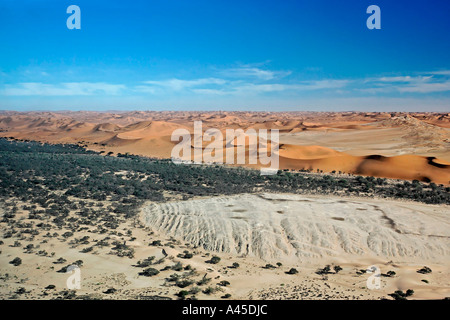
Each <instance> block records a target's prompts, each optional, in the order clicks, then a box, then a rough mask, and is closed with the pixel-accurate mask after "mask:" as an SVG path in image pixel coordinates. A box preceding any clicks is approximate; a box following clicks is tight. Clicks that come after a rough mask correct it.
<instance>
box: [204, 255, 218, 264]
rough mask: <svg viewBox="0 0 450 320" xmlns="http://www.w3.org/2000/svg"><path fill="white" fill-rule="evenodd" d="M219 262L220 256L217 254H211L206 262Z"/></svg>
mask: <svg viewBox="0 0 450 320" xmlns="http://www.w3.org/2000/svg"><path fill="white" fill-rule="evenodd" d="M219 262H220V258H219V257H218V256H212V258H211V259H209V260H207V261H206V263H211V264H218V263H219Z"/></svg>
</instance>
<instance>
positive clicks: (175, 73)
mask: <svg viewBox="0 0 450 320" xmlns="http://www.w3.org/2000/svg"><path fill="white" fill-rule="evenodd" d="M72 4H75V5H78V6H79V7H80V9H81V30H69V29H68V28H67V27H66V20H67V18H68V17H69V14H67V13H66V9H67V7H68V6H69V5H72ZM372 4H375V5H378V6H379V7H380V8H381V30H369V29H368V28H367V27H366V20H367V18H368V17H369V14H367V13H366V9H367V7H368V6H369V5H372ZM0 43H1V47H0V79H1V80H0V109H2V110H67V109H71V110H147V109H150V110H217V109H219V110H270V111H283V110H317V111H326V110H364V111H365V110H367V111H395V110H405V111H450V3H449V2H448V1H445V0H442V1H436V0H434V1H433V0H428V1H412V0H411V1H400V0H399V1H379V0H372V1H365V0H345V1H331V0H330V1H321V0H315V1H312V0H309V1H300V0H298V1H288V0H285V1H264V0H259V1H250V0H248V1H244V0H241V1H234V0H226V1H225V0H224V1H219V0H208V1H197V0H189V1H187V0H185V1H175V0H148V1H114V0H111V1H93V0H91V1H84V0H72V1H63V0H54V1H43V0H41V1H36V0H34V1H26V0H23V1H17V0H15V1H14V0H0Z"/></svg>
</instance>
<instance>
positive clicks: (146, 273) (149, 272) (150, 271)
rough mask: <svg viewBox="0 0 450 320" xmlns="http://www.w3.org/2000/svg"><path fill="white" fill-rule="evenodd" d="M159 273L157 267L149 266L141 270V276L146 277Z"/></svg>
mask: <svg viewBox="0 0 450 320" xmlns="http://www.w3.org/2000/svg"><path fill="white" fill-rule="evenodd" d="M157 274H159V271H158V270H156V269H155V268H147V269H144V270H143V271H142V272H139V275H140V276H145V277H153V276H156V275H157Z"/></svg>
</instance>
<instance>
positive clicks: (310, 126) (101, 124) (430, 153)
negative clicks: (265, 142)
mask: <svg viewBox="0 0 450 320" xmlns="http://www.w3.org/2000/svg"><path fill="white" fill-rule="evenodd" d="M449 119H450V115H449V114H448V113H410V114H406V113H374V112H372V113H370V112H367V113H363V112H340V113H332V112H277V113H271V112H223V111H220V112H219V111H218V112H183V111H180V112H172V111H165V112H151V111H133V112H121V113H100V112H86V111H80V112H29V113H19V112H12V111H4V112H1V113H0V136H3V137H14V138H16V139H30V140H39V141H43V142H50V143H59V142H64V143H78V144H80V145H84V146H87V147H88V148H90V149H93V150H96V151H103V152H105V153H108V152H112V153H114V154H118V153H130V154H137V155H144V156H150V157H161V158H170V156H171V151H172V148H173V147H174V145H175V144H176V142H172V141H171V139H170V137H171V134H172V132H173V131H174V130H176V129H179V128H183V129H187V130H188V131H189V132H191V133H193V122H194V121H198V120H202V121H203V130H204V131H205V130H207V129H208V128H217V129H219V130H221V132H222V133H223V136H224V141H222V142H218V145H220V144H222V145H223V146H224V148H236V143H238V142H237V141H233V142H231V141H228V140H227V138H226V136H225V130H226V129H243V130H247V129H253V130H256V131H258V130H259V129H278V130H279V131H280V145H281V147H280V151H279V155H280V169H293V170H299V169H311V170H315V171H316V170H321V171H324V172H332V171H336V172H338V171H341V172H345V173H352V174H361V175H372V176H377V177H388V178H399V179H408V180H413V179H417V180H421V181H432V182H435V183H442V184H449V183H450V167H449V166H448V164H449V163H450V120H449ZM248 143H249V142H246V146H245V147H246V150H247V151H248ZM269 143H270V141H269ZM209 144H210V142H209V141H203V142H202V146H203V148H207V146H208V145H209ZM193 147H194V146H193ZM224 153H225V151H224ZM247 156H248V154H247ZM430 159H431V160H430ZM246 163H247V164H248V161H246ZM251 166H254V165H251Z"/></svg>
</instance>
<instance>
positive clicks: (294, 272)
mask: <svg viewBox="0 0 450 320" xmlns="http://www.w3.org/2000/svg"><path fill="white" fill-rule="evenodd" d="M297 273H298V270H297V269H295V268H291V269H289V271H287V272H286V274H297Z"/></svg>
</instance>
